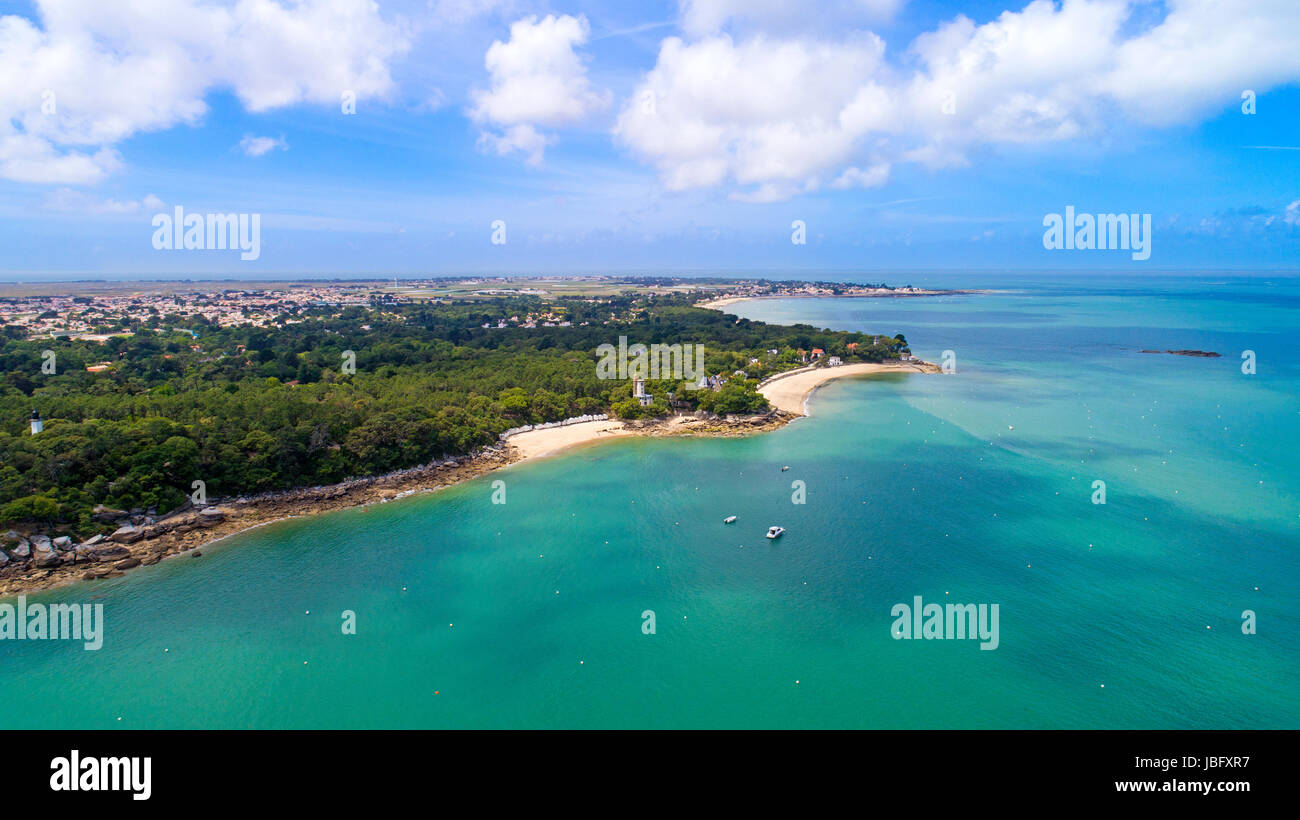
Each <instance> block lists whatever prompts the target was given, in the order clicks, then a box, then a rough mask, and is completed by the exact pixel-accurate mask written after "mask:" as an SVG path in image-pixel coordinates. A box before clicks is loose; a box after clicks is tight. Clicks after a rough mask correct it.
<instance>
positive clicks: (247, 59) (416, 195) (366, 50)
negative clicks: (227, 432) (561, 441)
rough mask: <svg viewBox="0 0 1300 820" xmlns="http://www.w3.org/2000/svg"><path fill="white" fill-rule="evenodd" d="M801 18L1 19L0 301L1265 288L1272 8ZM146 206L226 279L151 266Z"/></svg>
mask: <svg viewBox="0 0 1300 820" xmlns="http://www.w3.org/2000/svg"><path fill="white" fill-rule="evenodd" d="M1216 6H1230V8H1216ZM808 8H810V6H809V5H808V4H790V3H784V4H783V3H776V2H770V0H750V1H749V2H746V3H741V2H734V1H733V0H684V2H682V3H680V4H679V3H676V2H655V3H632V2H612V3H592V2H571V3H530V2H486V3H473V2H469V0H431V2H426V0H419V1H418V2H380V3H378V4H377V5H376V4H374V3H371V2H367V0H304V2H302V3H297V2H290V0H238V2H226V3H218V2H212V1H209V0H170V1H169V2H160V0H122V2H115V3H109V4H105V3H99V2H94V0H61V1H60V2H57V3H54V2H50V3H39V2H37V3H12V2H8V3H6V2H0V73H2V74H4V75H5V76H6V80H7V81H8V80H17V82H12V83H11V82H6V84H5V88H4V89H0V216H2V217H3V219H2V220H0V278H3V279H6V280H27V281H32V280H38V279H64V278H70V277H72V278H83V277H84V278H101V277H102V278H122V277H136V276H139V277H143V278H161V277H191V276H208V275H220V276H241V277H242V276H247V277H261V278H265V277H272V276H280V275H286V274H293V275H312V276H336V275H337V276H362V275H370V274H375V275H384V276H391V275H400V276H418V275H445V274H454V273H460V272H474V273H492V272H501V273H533V272H536V273H552V272H563V271H572V272H644V273H653V272H659V271H666V272H677V271H727V272H773V271H777V272H780V271H791V272H809V271H811V272H815V271H816V270H819V269H836V270H862V271H864V272H867V271H869V272H877V271H880V272H886V273H888V272H889V271H906V270H933V269H985V270H1001V269H1062V270H1067V269H1068V270H1078V269H1085V268H1101V269H1116V270H1124V271H1129V272H1134V273H1141V272H1143V271H1146V270H1151V271H1156V270H1175V269H1234V270H1278V269H1287V270H1294V269H1295V267H1296V260H1297V259H1300V49H1297V48H1296V47H1295V32H1296V31H1297V30H1300V4H1297V3H1295V2H1294V1H1293V0H1285V2H1282V1H1281V0H1279V2H1268V1H1263V2H1255V3H1241V4H1214V3H1206V2H1201V1H1200V0H1179V1H1178V2H1174V0H1168V1H1167V2H1164V3H1158V2H1141V1H1140V0H1131V1H1130V2H1125V1H1124V0H1079V1H1078V2H1066V3H1064V4H1062V3H1059V2H1058V3H1052V2H1048V1H1047V0H1039V2H1037V3H1033V4H1026V3H1011V4H1006V3H987V2H979V3H961V4H953V3H941V2H926V1H925V0H831V2H828V3H823V4H820V7H819V8H818V9H817V11H816V12H815V13H810V12H808V11H806V9H808ZM494 44H495V45H494ZM1247 89H1249V90H1252V91H1254V92H1255V113H1254V114H1246V113H1243V110H1242V107H1243V101H1242V96H1241V95H1242V93H1243V91H1245V90H1247ZM349 90H350V91H352V92H353V93H354V94H355V95H356V113H355V114H346V113H344V112H343V110H342V108H343V106H342V102H341V99H342V94H343V92H344V91H349ZM50 102H53V107H52V110H46V109H49V105H48V104H49V103H50ZM43 104H44V105H46V109H43V108H42V106H43ZM177 205H179V206H181V207H183V208H184V209H185V211H186V212H190V213H193V212H199V213H205V212H223V213H226V212H235V213H256V214H260V215H261V220H262V228H261V246H262V250H261V255H260V257H259V258H258V259H256V260H254V261H241V260H240V259H239V256H238V254H237V253H231V252H227V251H217V250H212V251H208V250H190V251H166V250H155V248H154V247H153V245H152V242H151V238H152V236H153V232H154V231H153V227H152V225H151V220H152V218H153V216H154V214H156V213H160V212H166V213H170V212H171V211H172V209H173V208H174V207H175V206H177ZM1067 205H1073V206H1074V207H1075V208H1076V210H1078V211H1080V212H1090V213H1107V212H1131V213H1149V214H1151V215H1152V222H1153V226H1154V228H1153V231H1154V233H1153V239H1152V254H1151V258H1150V260H1148V261H1145V262H1138V261H1134V260H1132V259H1131V258H1130V255H1129V254H1128V253H1125V252H1122V251H1074V252H1071V251H1048V250H1046V249H1044V248H1043V244H1042V236H1043V231H1044V228H1043V218H1044V215H1046V214H1049V213H1059V212H1063V211H1064V209H1065V207H1066V206H1067ZM495 220H502V221H504V223H505V225H506V242H505V244H503V245H494V244H493V243H492V242H491V236H492V228H491V224H492V223H493V221H495ZM794 220H801V221H803V222H804V223H805V225H806V226H807V228H806V230H807V243H806V244H803V245H795V244H792V242H791V241H790V239H791V233H792V231H791V223H792V222H793V221H794ZM876 278H885V279H890V278H891V277H890V276H887V275H886V276H883V277H876ZM892 278H898V277H896V276H895V277H892Z"/></svg>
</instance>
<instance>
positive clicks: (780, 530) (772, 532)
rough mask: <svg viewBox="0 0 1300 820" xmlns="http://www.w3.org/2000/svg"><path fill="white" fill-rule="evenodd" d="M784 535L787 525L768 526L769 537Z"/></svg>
mask: <svg viewBox="0 0 1300 820" xmlns="http://www.w3.org/2000/svg"><path fill="white" fill-rule="evenodd" d="M782 535H785V527H768V528H767V537H768V538H780V537H781V536H782Z"/></svg>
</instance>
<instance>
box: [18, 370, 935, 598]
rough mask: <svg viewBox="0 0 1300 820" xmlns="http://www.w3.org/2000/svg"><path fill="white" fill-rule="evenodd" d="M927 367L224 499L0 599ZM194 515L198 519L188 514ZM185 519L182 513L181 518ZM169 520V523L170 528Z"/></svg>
mask: <svg viewBox="0 0 1300 820" xmlns="http://www.w3.org/2000/svg"><path fill="white" fill-rule="evenodd" d="M938 370H939V368H938V367H937V366H935V365H932V364H927V363H924V362H915V363H908V364H902V363H893V364H850V365H842V366H840V367H834V368H825V367H822V368H816V369H813V370H805V371H801V372H797V373H793V374H791V375H787V376H780V377H777V378H775V379H773V380H772V381H771V382H769V383H768V384H766V385H764V386H763V387H761V388H760V389H759V392H761V393H762V394H763V395H764V396H766V397H767V400H768V401H769V402H770V403H771V404H772V406H773V408H774V409H773V411H772V412H769V413H765V414H760V415H757V416H752V417H735V418H733V417H728V418H727V419H705V418H698V417H695V416H676V417H672V418H669V419H658V420H654V421H634V422H622V421H619V420H617V419H605V420H602V421H588V422H582V423H580V424H570V425H567V426H562V427H550V428H547V429H544V430H530V431H528V432H526V433H518V434H515V435H513V436H511V437H510V438H509V439H507V440H506V441H505V442H503V444H504V445H505V446H498V447H494V448H490V449H487V450H484V451H482V452H481V453H480V454H479V455H478V456H477V457H472V458H464V457H462V458H459V459H448V460H445V461H442V462H434V463H433V464H430V465H426V466H424V467H417V468H412V469H409V470H400V471H398V472H396V473H392V474H390V475H385V476H374V477H368V478H361V479H354V480H351V481H347V482H343V483H341V484H335V485H330V486H325V487H306V488H301V489H297V490H289V491H285V492H282V493H270V494H267V495H266V496H263V497H256V498H247V499H245V498H237V499H223V500H222V501H221V502H220V508H221V509H222V511H223V513H222V515H221V516H220V517H219V520H218V521H217V522H216V523H214V524H208V523H205V524H204V526H203V527H201V528H195V527H193V526H175V522H176V520H180V519H163V520H162V521H160V522H158V523H156V524H152V525H149V526H147V527H144V528H143V529H144V530H145V535H144V537H142V538H140V539H139V540H131V541H127V542H125V543H120V544H119V543H114V542H112V541H105V542H103V546H105V547H110V548H114V549H116V550H117V553H116V554H113V555H112V556H111V557H107V556H106V557H103V558H100V559H98V560H96V561H90V562H87V561H85V560H82V561H80V562H75V563H71V564H62V565H58V566H54V567H49V568H44V569H41V568H36V567H35V566H27V565H24V566H23V567H21V568H19V567H13V568H11V569H13V570H17V571H16V572H12V571H11V572H7V573H5V574H4V576H3V577H0V597H4V596H8V595H14V594H17V593H19V592H29V591H32V590H35V589H47V588H49V587H54V586H60V585H62V584H66V583H69V582H72V581H77V580H94V579H98V578H115V577H119V576H121V575H122V574H123V573H124V572H125V571H129V570H130V569H132V568H134V567H138V566H148V565H150V564H155V563H157V562H158V561H161V560H164V559H167V558H173V557H176V556H179V555H190V556H192V557H198V556H200V555H201V552H200V548H203V547H209V546H215V544H216V542H218V541H223V540H225V539H227V538H229V537H230V536H232V535H235V534H237V533H240V532H245V531H247V530H249V529H253V528H255V527H259V526H263V525H265V524H269V523H272V522H275V521H281V520H284V519H287V518H298V517H302V516H306V515H317V514H320V513H323V512H329V511H331V510H339V509H345V508H348V507H365V506H368V505H371V504H383V503H387V502H388V501H392V500H395V499H398V498H402V497H405V496H407V495H411V494H414V493H422V492H430V491H434V490H437V489H440V488H443V487H448V486H451V485H453V484H457V483H460V482H462V481H467V480H469V479H472V478H476V477H478V476H481V475H484V474H486V473H489V472H492V471H493V470H497V469H500V468H502V467H505V466H508V465H513V464H518V463H520V462H523V461H527V460H530V459H536V458H541V457H543V456H548V455H552V454H554V453H557V452H559V451H561V450H564V449H567V448H569V447H573V446H576V445H579V444H584V443H587V442H593V441H603V440H606V439H611V438H618V437H624V436H680V435H686V436H697V435H698V436H746V435H753V434H755V433H761V432H764V431H767V430H775V429H777V428H779V427H782V426H784V425H785V424H786V423H787V422H789V421H790V419H791V418H793V417H794V416H802V415H807V413H806V410H805V405H806V401H807V398H808V396H809V395H810V394H811V393H812V392H813V390H815V389H816V388H817V386H818V385H820V384H822V383H823V382H826V381H830V380H831V379H837V378H842V377H846V376H858V375H863V374H867V373H885V372H912V373H916V372H937V371H938ZM189 516H190V517H193V514H192V513H190V514H189ZM184 518H185V517H184V516H182V517H181V519H184ZM169 522H170V523H169Z"/></svg>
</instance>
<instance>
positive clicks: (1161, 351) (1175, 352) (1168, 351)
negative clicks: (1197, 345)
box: [1142, 350, 1219, 359]
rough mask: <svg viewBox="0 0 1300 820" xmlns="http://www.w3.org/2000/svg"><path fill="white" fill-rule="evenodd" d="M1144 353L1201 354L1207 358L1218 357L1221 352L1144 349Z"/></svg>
mask: <svg viewBox="0 0 1300 820" xmlns="http://www.w3.org/2000/svg"><path fill="white" fill-rule="evenodd" d="M1142 352H1143V353H1168V354H1169V355H1170V356H1200V357H1202V358H1206V359H1217V358H1219V354H1218V353H1215V352H1213V351H1209V350H1143V351H1142Z"/></svg>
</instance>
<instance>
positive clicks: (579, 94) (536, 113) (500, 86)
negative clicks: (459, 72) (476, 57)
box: [469, 15, 610, 164]
mask: <svg viewBox="0 0 1300 820" xmlns="http://www.w3.org/2000/svg"><path fill="white" fill-rule="evenodd" d="M589 34H590V26H589V25H588V23H587V18H585V17H571V16H569V15H564V16H562V17H556V16H555V15H547V16H546V17H545V18H543V19H541V20H538V19H537V18H536V17H528V18H525V19H523V20H519V21H517V22H515V23H514V24H513V25H511V26H510V40H509V42H505V43H503V42H501V41H500V40H497V41H495V42H494V43H492V45H491V46H490V47H489V48H488V50H487V55H486V57H485V59H484V63H485V65H486V66H487V70H488V73H489V74H490V75H491V79H492V87H491V88H490V89H489V90H487V91H482V90H477V91H474V92H472V94H471V96H472V98H473V100H474V105H473V107H472V108H471V109H470V111H469V116H470V118H471V119H472V120H474V122H476V123H478V124H480V125H482V126H484V131H483V133H482V134H481V136H480V144H484V145H488V146H490V147H492V148H494V149H495V150H497V151H498V152H500V153H508V152H510V151H513V150H519V151H523V152H525V153H526V154H528V156H529V161H530V162H531V163H533V164H538V163H540V162H541V160H542V151H543V149H544V147H545V145H546V143H547V142H548V141H549V138H548V137H545V136H543V135H542V134H541V133H540V132H538V130H537V129H538V127H542V128H550V127H556V126H560V125H570V124H573V123H576V122H579V121H581V120H582V119H584V118H586V117H587V116H588V115H589V114H591V113H592V112H594V111H597V110H599V109H601V108H604V107H605V106H607V105H608V104H609V101H610V96H609V92H607V91H595V90H593V89H592V88H591V84H590V82H589V81H588V79H587V68H586V66H585V65H584V64H583V62H582V59H581V58H580V57H579V56H578V54H577V52H575V51H574V47H575V46H580V45H582V44H583V43H585V42H586V41H587V37H588V35H589ZM493 127H495V128H499V129H501V131H502V133H500V134H498V133H494V132H492V131H491V130H489V129H491V128H493Z"/></svg>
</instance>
